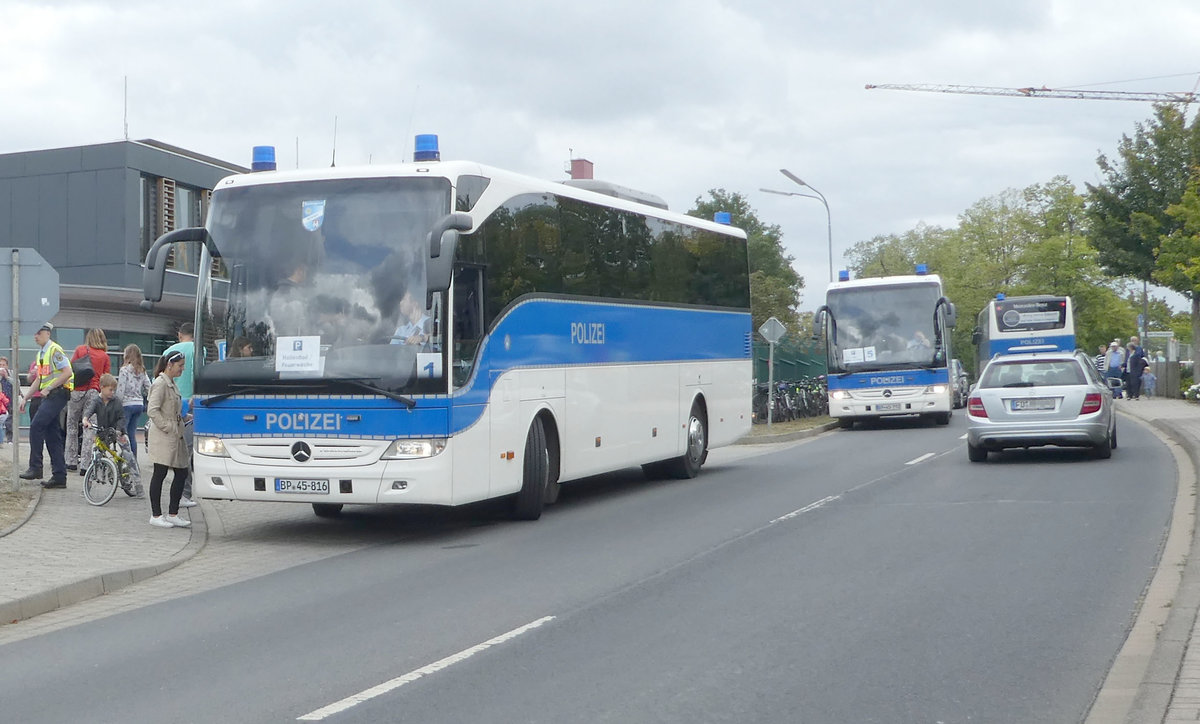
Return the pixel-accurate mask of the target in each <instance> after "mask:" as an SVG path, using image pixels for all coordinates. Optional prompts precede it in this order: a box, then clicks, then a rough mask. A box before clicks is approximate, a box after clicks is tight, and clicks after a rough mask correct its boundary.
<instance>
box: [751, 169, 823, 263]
mask: <svg viewBox="0 0 1200 724" xmlns="http://www.w3.org/2000/svg"><path fill="white" fill-rule="evenodd" d="M779 173H781V174H783V175H784V176H787V177H788V179H790V180H791V181H792V182H794V183H795V184H797V185H798V186H803V187H805V188H807V189H811V190H812V191H813V192H814V193H816V196H813V195H812V194H802V193H799V192H796V191H776V190H774V189H759V191H763V192H766V193H768V194H779V195H780V196H803V197H804V198H806V199H816V200H817V201H820V202H821V205H822V206H824V207H825V231H826V234H827V236H828V242H829V281H833V215H832V214H830V213H829V202H828V201H826V200H825V194H823V193H821V192H820V191H818V190H817V189H816V188H814V187H812V186H809V185H808V184H806V183H804V181H802V180H800V177H799V176H797V175H796V174H794V173H792V172H791V171H788V170H787V169H786V168H781V169H779Z"/></svg>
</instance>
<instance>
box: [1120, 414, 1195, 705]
mask: <svg viewBox="0 0 1200 724" xmlns="http://www.w3.org/2000/svg"><path fill="white" fill-rule="evenodd" d="M1117 405H1118V408H1117V409H1118V410H1119V411H1120V412H1121V413H1122V414H1124V415H1128V416H1130V417H1136V418H1138V419H1139V420H1142V421H1143V422H1146V423H1148V424H1150V425H1151V426H1152V427H1154V428H1156V429H1157V430H1159V431H1160V432H1162V433H1163V434H1165V435H1166V436H1167V437H1168V438H1170V439H1171V440H1173V441H1174V442H1175V443H1177V444H1178V445H1179V447H1180V448H1182V450H1183V451H1184V452H1185V453H1186V454H1187V456H1188V458H1190V460H1191V465H1192V474H1191V479H1190V480H1183V481H1181V485H1180V494H1181V496H1186V497H1185V498H1183V499H1181V500H1180V501H1177V503H1176V504H1177V506H1178V505H1179V504H1180V503H1183V504H1185V505H1186V506H1188V508H1189V512H1190V513H1191V514H1192V518H1191V520H1192V521H1193V522H1194V521H1195V520H1197V518H1196V517H1195V516H1196V515H1197V514H1200V507H1198V498H1197V494H1196V493H1197V489H1196V482H1197V481H1196V474H1197V472H1200V405H1196V404H1194V403H1190V402H1185V401H1183V400H1168V399H1163V398H1158V397H1155V398H1144V399H1139V400H1119V401H1118V402H1117ZM1120 424H1121V421H1120V420H1118V426H1120ZM1125 424H1126V425H1128V424H1129V423H1125ZM1119 442H1120V434H1119V431H1118V443H1119ZM1114 455H1120V447H1118V448H1117V450H1116V451H1114ZM1184 532H1185V533H1186V534H1187V539H1188V540H1187V546H1186V548H1187V553H1186V556H1185V562H1184V563H1183V565H1182V572H1181V576H1180V578H1179V581H1178V589H1177V590H1176V591H1175V595H1174V596H1172V597H1171V599H1170V602H1169V605H1170V613H1169V614H1168V616H1167V621H1166V623H1165V624H1164V625H1163V626H1162V629H1161V630H1160V631H1159V632H1158V638H1157V642H1156V644H1155V646H1154V652H1153V654H1152V655H1151V656H1150V660H1149V663H1148V666H1147V671H1146V674H1145V677H1144V678H1143V680H1142V683H1141V685H1140V686H1139V688H1138V693H1137V697H1136V699H1135V701H1134V705H1133V710H1132V711H1131V712H1130V713H1129V717H1128V718H1127V720H1126V721H1129V722H1137V723H1138V724H1150V723H1151V722H1153V723H1155V724H1158V723H1159V722H1185V721H1190V722H1195V721H1200V630H1198V629H1197V612H1198V611H1200V537H1197V536H1196V535H1195V530H1194V529H1193V530H1187V531H1184Z"/></svg>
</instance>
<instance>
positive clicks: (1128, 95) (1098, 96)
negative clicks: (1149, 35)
mask: <svg viewBox="0 0 1200 724" xmlns="http://www.w3.org/2000/svg"><path fill="white" fill-rule="evenodd" d="M876 89H882V90H909V91H926V92H929V93H969V94H972V95H979V96H1015V97H1019V98H1072V99H1082V100H1093V101H1149V102H1151V103H1192V102H1193V101H1195V100H1197V95H1196V93H1195V92H1192V93H1182V92H1181V93H1154V92H1136V91H1101V90H1074V89H1070V88H1046V87H1044V86H1043V87H1042V88H1033V87H1029V88H995V87H991V86H982V85H933V84H928V83H914V84H902V83H883V84H880V85H870V84H868V85H867V90H876Z"/></svg>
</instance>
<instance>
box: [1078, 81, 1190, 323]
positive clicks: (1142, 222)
mask: <svg viewBox="0 0 1200 724" xmlns="http://www.w3.org/2000/svg"><path fill="white" fill-rule="evenodd" d="M1097 163H1098V164H1099V166H1100V171H1101V173H1102V175H1103V177H1104V181H1103V183H1101V184H1098V185H1095V186H1093V185H1091V184H1089V185H1088V192H1089V195H1088V205H1087V214H1088V217H1089V219H1091V222H1092V232H1091V233H1092V242H1093V244H1094V245H1095V247H1096V249H1097V251H1098V252H1099V259H1100V264H1101V265H1102V266H1103V267H1104V268H1105V270H1106V271H1108V272H1109V273H1111V274H1114V275H1117V276H1127V277H1132V278H1134V279H1138V280H1141V281H1146V282H1149V281H1154V282H1157V283H1159V284H1161V285H1163V286H1165V287H1167V288H1169V289H1173V290H1175V291H1177V292H1179V293H1180V294H1183V295H1184V296H1185V297H1187V298H1188V299H1189V300H1190V301H1191V308H1192V310H1191V311H1192V324H1193V336H1194V337H1195V336H1200V295H1198V294H1197V281H1198V280H1200V273H1197V272H1196V271H1194V270H1193V268H1192V267H1193V266H1196V264H1194V263H1193V262H1191V261H1189V259H1191V258H1192V257H1194V256H1195V252H1194V251H1192V249H1194V248H1195V246H1194V244H1195V243H1196V238H1197V234H1196V229H1200V226H1193V227H1192V230H1191V231H1189V229H1188V228H1187V225H1188V224H1189V219H1190V217H1191V215H1192V213H1193V212H1192V211H1189V210H1188V203H1186V202H1185V201H1184V195H1185V193H1187V192H1188V191H1189V184H1191V185H1192V186H1194V181H1193V175H1194V170H1195V169H1196V168H1197V166H1200V123H1198V122H1197V121H1196V120H1193V121H1192V122H1191V123H1190V124H1189V123H1188V121H1187V117H1186V115H1185V113H1184V111H1183V110H1181V109H1179V108H1177V107H1175V106H1172V105H1159V106H1155V109H1154V117H1153V118H1151V119H1150V120H1149V121H1148V122H1147V123H1144V124H1143V123H1139V124H1137V126H1136V128H1135V132H1134V135H1133V137H1132V138H1131V137H1129V136H1122V137H1121V141H1120V143H1119V145H1118V147H1117V156H1116V158H1115V159H1113V160H1110V159H1108V158H1107V157H1106V156H1104V155H1103V154H1101V156H1100V157H1099V159H1097ZM1172 207H1175V212H1174V213H1171V212H1170V211H1169V209H1171V208H1172ZM1164 244H1165V248H1164Z"/></svg>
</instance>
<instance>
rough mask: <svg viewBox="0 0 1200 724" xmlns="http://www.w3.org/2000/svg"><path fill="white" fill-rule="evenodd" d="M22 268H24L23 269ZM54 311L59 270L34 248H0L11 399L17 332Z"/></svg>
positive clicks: (30, 329) (16, 439) (16, 438)
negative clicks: (8, 269) (8, 325)
mask: <svg viewBox="0 0 1200 724" xmlns="http://www.w3.org/2000/svg"><path fill="white" fill-rule="evenodd" d="M4 252H8V253H7V254H5V253H4ZM6 265H7V266H11V267H12V269H11V272H10V273H4V272H3V271H2V268H3V267H4V266H6ZM22 267H24V270H23V271H22ZM22 282H23V283H22ZM56 314H58V270H57V269H55V268H54V267H52V266H50V264H49V263H48V262H47V261H46V260H45V259H43V258H42V255H41V254H39V253H38V251H37V249H32V248H29V247H20V248H18V247H0V321H3V320H4V319H8V320H9V321H11V322H12V339H11V341H10V349H12V358H11V360H10V363H9V368H8V374H9V377H10V378H11V380H12V383H13V397H14V398H15V397H16V396H17V395H18V394H20V392H21V373H20V367H21V365H20V363H19V360H18V354H19V353H20V335H21V334H35V333H37V331H38V328H39V327H41V326H42V325H43V324H45V323H46V322H48V321H50V320H51V319H52V318H53V317H54V315H56ZM15 403H16V400H15V399H13V400H9V408H8V414H9V416H10V418H11V419H12V428H13V439H12V442H13V451H12V454H13V470H12V475H13V477H12V489H13V490H17V489H19V488H20V486H21V480H20V478H18V477H17V475H18V472H19V471H20V470H21V465H20V451H19V447H20V439H21V413H20V411H19V410H18V409H17V408H18V406H17V405H16V404H15Z"/></svg>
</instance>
